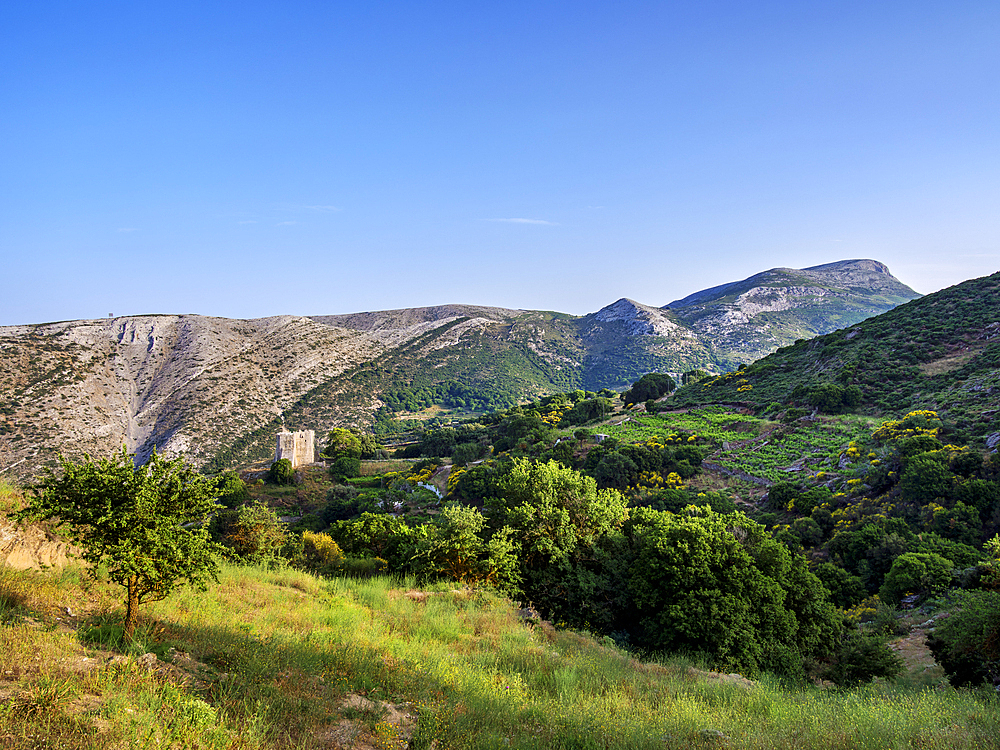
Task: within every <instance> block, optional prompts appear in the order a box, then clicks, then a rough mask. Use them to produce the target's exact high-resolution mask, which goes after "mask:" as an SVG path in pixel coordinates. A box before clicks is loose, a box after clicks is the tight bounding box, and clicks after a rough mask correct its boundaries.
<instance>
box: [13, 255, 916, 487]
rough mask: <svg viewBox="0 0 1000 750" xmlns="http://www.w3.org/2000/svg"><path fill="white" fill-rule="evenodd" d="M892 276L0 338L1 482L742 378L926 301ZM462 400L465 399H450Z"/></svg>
mask: <svg viewBox="0 0 1000 750" xmlns="http://www.w3.org/2000/svg"><path fill="white" fill-rule="evenodd" d="M916 296H918V295H916V294H915V293H914V292H913V291H912V290H910V289H909V288H908V287H905V286H904V285H902V284H901V283H900V282H898V281H897V280H896V279H894V278H893V277H892V276H891V275H890V274H889V272H888V269H886V268H885V266H883V265H882V264H880V263H877V262H875V261H842V262H840V263H834V264H829V265H826V266H817V267H814V268H809V269H804V270H801V271H797V270H794V269H772V270H771V271H766V272H764V273H761V274H757V275H756V276H753V277H751V278H750V279H746V280H744V281H742V282H734V283H731V284H726V285H723V286H720V287H715V288H713V289H709V290H705V291H703V292H699V293H697V294H694V295H691V296H689V297H686V298H685V299H683V300H679V301H678V302H674V303H671V304H670V305H667V306H665V307H663V308H658V307H651V306H648V305H644V304H641V303H639V302H634V301H632V300H628V299H621V300H619V301H617V302H615V303H613V304H611V305H609V306H607V307H605V308H603V309H602V310H599V311H598V312H596V313H592V314H590V315H586V316H583V317H574V316H571V315H564V314H560V313H551V312H542V311H530V310H510V309H504V308H495V307H484V306H475V305H443V306H438V307H426V308H413V309H404V310H390V311H383V312H367V313H356V314H351V315H332V316H315V317H309V318H306V317H292V316H278V317H273V318H262V319H257V320H229V319H223V318H210V317H203V316H198V315H151V316H134V317H120V318H113V319H107V320H84V321H69V322H61V323H49V324H40V325H25V326H8V327H2V328H0V477H2V476H9V477H16V478H20V479H25V478H27V477H30V476H32V475H34V474H35V473H37V471H38V470H39V468H40V467H42V466H44V465H46V464H52V463H53V462H54V460H55V456H56V454H57V453H58V452H63V453H65V454H67V455H70V456H76V455H80V454H82V453H90V454H92V455H106V454H108V453H109V452H110V451H114V450H117V449H120V448H121V446H123V445H124V446H125V447H126V448H127V449H128V450H129V451H130V452H134V453H136V454H137V455H138V456H140V458H141V457H144V456H146V455H148V453H149V452H150V451H151V450H153V448H154V447H155V448H156V449H157V450H159V451H161V452H165V453H168V454H185V455H186V456H187V457H188V458H189V459H190V460H191V461H193V462H194V463H196V464H199V465H206V466H207V467H208V468H211V469H220V468H223V467H224V466H227V465H232V464H236V463H239V462H241V461H243V460H246V459H247V458H251V457H258V456H261V455H264V454H266V453H267V451H268V450H270V446H271V445H272V443H273V435H274V432H275V431H276V430H277V429H279V428H280V426H281V425H282V423H283V421H284V423H285V424H286V425H287V426H288V427H289V428H290V429H298V428H312V429H316V430H318V431H320V432H323V431H325V430H327V429H329V428H330V427H331V426H333V425H336V424H357V425H363V424H370V423H371V421H372V418H373V415H374V413H375V412H376V411H377V410H378V409H379V408H380V407H382V406H383V405H384V404H385V403H386V400H387V399H390V398H395V399H396V400H395V401H393V403H398V402H402V401H405V400H406V399H407V398H411V397H413V394H414V393H418V394H421V396H420V397H421V398H424V399H425V401H426V400H427V399H430V400H432V401H434V400H436V399H441V398H448V399H451V401H452V402H453V403H457V404H459V405H461V404H463V403H464V404H466V405H468V406H470V407H472V408H475V407H477V405H478V406H482V407H486V406H496V405H503V404H509V403H512V402H515V401H516V400H518V399H521V398H525V397H530V396H535V395H538V394H541V393H546V392H553V391H559V390H569V389H573V388H577V387H584V388H587V389H590V390H597V389H600V388H602V387H610V388H623V387H626V386H627V385H628V384H630V383H631V382H632V381H634V380H635V379H636V378H638V377H639V376H640V375H642V374H643V373H645V372H649V371H653V370H659V371H669V372H680V371H684V370H686V369H692V368H695V367H697V368H704V369H709V370H717V371H718V370H727V369H732V368H733V367H734V366H735V364H736V363H737V362H740V361H748V360H752V359H755V358H757V357H759V356H762V355H763V354H766V353H768V352H770V351H773V350H774V349H776V348H777V347H779V346H782V345H785V344H788V343H791V342H792V341H794V340H795V339H797V338H808V337H811V336H814V335H816V334H817V333H824V332H827V331H830V330H833V329H835V328H839V327H842V326H846V325H851V324H853V323H856V322H858V321H860V320H862V319H863V318H866V317H868V316H870V315H873V314H875V313H878V312H882V311H884V310H887V309H890V308H891V307H893V306H895V305H896V304H899V302H901V301H905V299H912V298H914V297H916ZM445 390H447V393H445Z"/></svg>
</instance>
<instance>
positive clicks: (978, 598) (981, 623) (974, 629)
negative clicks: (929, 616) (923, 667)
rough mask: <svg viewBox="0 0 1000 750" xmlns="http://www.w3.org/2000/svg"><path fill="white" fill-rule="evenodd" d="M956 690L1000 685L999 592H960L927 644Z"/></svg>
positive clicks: (954, 596)
mask: <svg viewBox="0 0 1000 750" xmlns="http://www.w3.org/2000/svg"><path fill="white" fill-rule="evenodd" d="M927 645H928V646H930V649H931V651H932V652H933V654H934V658H935V659H937V661H938V663H939V664H941V666H942V667H944V670H945V672H946V673H947V674H948V679H949V681H950V682H951V683H952V684H953V685H955V686H956V687H958V686H962V685H977V684H982V683H984V682H986V683H990V682H992V683H993V684H997V682H998V681H1000V591H958V592H956V593H955V594H954V595H953V599H952V607H951V612H950V614H949V616H948V617H946V618H945V617H942V618H940V619H939V620H938V622H937V623H936V624H935V628H934V634H933V636H932V637H930V638H929V639H928V641H927Z"/></svg>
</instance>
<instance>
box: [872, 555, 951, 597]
mask: <svg viewBox="0 0 1000 750" xmlns="http://www.w3.org/2000/svg"><path fill="white" fill-rule="evenodd" d="M952 568H954V565H952V562H951V560H946V559H945V558H943V557H941V555H936V554H934V553H933V552H906V553H904V554H902V555H900V556H899V557H897V558H896V559H895V560H893V562H892V567H891V568H890V569H889V572H888V574H886V577H885V583H883V584H882V588H881V589H879V596H880V597H881V599H882V601H884V602H890V603H892V604H899V601H900V600H901V599H902V598H903V596H904V595H905V594H906V593H907V592H913V593H915V594H919V595H920V596H921V597H926V596H936V595H938V594H942V593H944V592H945V591H946V590H947V589H948V586H949V585H950V584H951V579H952Z"/></svg>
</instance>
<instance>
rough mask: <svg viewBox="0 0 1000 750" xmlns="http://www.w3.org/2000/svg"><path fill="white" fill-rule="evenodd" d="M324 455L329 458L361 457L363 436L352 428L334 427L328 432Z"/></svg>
mask: <svg viewBox="0 0 1000 750" xmlns="http://www.w3.org/2000/svg"><path fill="white" fill-rule="evenodd" d="M323 455H325V456H328V457H329V458H340V457H342V456H343V457H350V458H357V459H360V458H361V438H360V437H359V436H358V435H356V434H355V433H353V432H351V431H350V430H345V429H343V428H341V427H334V428H333V429H332V430H330V432H329V433H327V436H326V447H325V448H324V449H323Z"/></svg>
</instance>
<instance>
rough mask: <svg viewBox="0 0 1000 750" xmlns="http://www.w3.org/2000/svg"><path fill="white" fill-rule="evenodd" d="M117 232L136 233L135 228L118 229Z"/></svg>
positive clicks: (136, 229)
mask: <svg viewBox="0 0 1000 750" xmlns="http://www.w3.org/2000/svg"><path fill="white" fill-rule="evenodd" d="M118 231H119V232H138V231H139V229H138V228H137V227H118Z"/></svg>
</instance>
